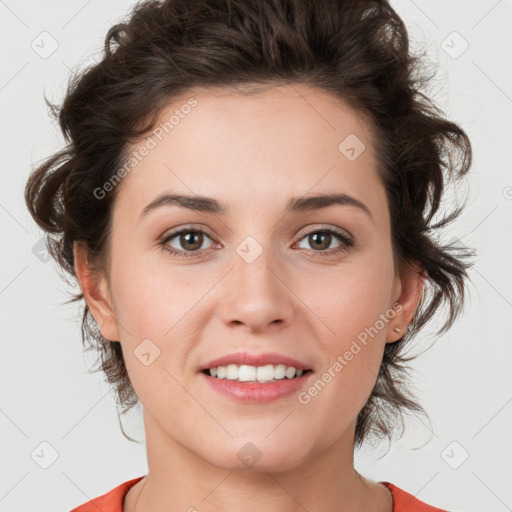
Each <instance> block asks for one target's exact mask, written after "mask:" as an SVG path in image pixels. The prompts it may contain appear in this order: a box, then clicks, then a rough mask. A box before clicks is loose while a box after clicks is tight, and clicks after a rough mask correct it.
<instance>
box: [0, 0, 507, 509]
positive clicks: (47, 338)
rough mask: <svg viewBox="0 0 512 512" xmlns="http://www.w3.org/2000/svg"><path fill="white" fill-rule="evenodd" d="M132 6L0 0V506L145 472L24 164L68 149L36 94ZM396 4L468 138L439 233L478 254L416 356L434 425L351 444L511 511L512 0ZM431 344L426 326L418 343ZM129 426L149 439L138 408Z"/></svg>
mask: <svg viewBox="0 0 512 512" xmlns="http://www.w3.org/2000/svg"><path fill="white" fill-rule="evenodd" d="M131 5H132V2H126V1H125V2H123V1H120V0H108V1H106V0H103V1H101V2H100V1H99V0H89V1H84V0H70V1H67V2H57V1H55V0H54V1H46V2H36V1H34V0H32V1H28V2H16V1H15V0H0V38H1V45H2V46H1V48H2V54H1V57H2V62H1V68H0V112H1V128H0V129H1V132H0V146H1V188H0V226H1V251H0V258H1V261H0V307H1V310H0V311H1V327H0V335H1V341H2V345H1V350H2V357H1V396H0V427H1V452H0V453H1V454H2V459H1V460H2V467H1V474H0V510H1V511H5V512H7V511H9V512H26V511H28V510H38V511H39V512H46V511H48V512H50V511H52V512H55V511H68V510H70V509H71V508H72V507H74V506H77V505H78V504H81V503H83V502H85V501H87V500H88V499H90V498H93V497H96V496H98V495H100V494H103V493H105V492H107V491H109V490H110V489H112V488H113V487H115V486H117V485H119V484H120V483H122V482H124V481H126V480H128V479H131V478H135V477H137V476H142V475H144V474H146V471H147V464H146V457H145V449H144V445H143V443H141V444H135V443H131V442H129V441H127V440H126V439H125V438H124V437H123V436H122V435H121V432H120V428H119V424H118V420H117V415H116V413H115V404H114V401H113V398H112V395H111V394H110V393H109V390H108V388H107V386H106V384H104V383H103V378H102V375H101V374H100V373H96V374H89V373H88V371H87V369H88V365H89V363H90V362H91V358H90V356H89V355H83V352H82V345H81V339H80V329H79V320H80V317H79V310H78V308H77V306H76V305H74V306H65V305H62V304H63V302H64V301H65V300H66V299H67V298H68V293H69V291H70V290H71V288H69V287H67V286H66V285H65V284H64V283H63V282H62V281H61V280H60V278H59V276H58V274H57V272H56V266H55V264H54V263H53V261H49V262H45V261H43V260H44V255H43V256H42V255H41V254H40V253H38V256H37V255H36V254H34V252H33V248H34V246H36V247H37V244H38V242H39V240H40V239H41V235H42V233H41V232H40V231H39V229H38V228H37V227H36V226H35V224H34V222H33V221H32V219H31V217H30V216H29V214H28V212H27V210H26V208H25V204H24V201H23V188H24V185H25V182H26V179H27V177H28V174H29V172H30V170H31V168H32V167H33V166H34V165H35V164H37V163H39V162H40V161H41V160H42V159H43V158H45V157H47V156H48V155H50V154H51V153H52V152H53V151H55V150H57V149H58V148H59V147H60V146H61V144H62V139H61V136H60V134H59V131H58V130H57V127H56V126H55V125H54V124H53V122H52V121H51V120H50V118H49V116H48V113H47V108H46V105H45V103H44V101H43V92H46V93H47V94H48V95H49V97H50V98H51V99H52V100H53V101H59V100H60V99H61V98H62V95H63V92H64V87H65V85H66V82H67V79H68V77H69V73H70V69H74V68H75V67H76V66H83V65H85V64H87V62H89V59H90V57H91V56H94V53H95V52H96V51H98V50H99V49H100V48H101V47H102V45H103V38H104V36H105V33H106V31H107V29H108V28H109V27H110V25H111V24H113V23H114V22H115V21H118V20H119V19H120V18H121V17H122V16H124V14H125V13H126V12H127V11H128V9H129V7H131ZM392 5H393V6H394V7H395V8H396V9H397V10H398V12H399V14H401V15H402V16H403V19H404V21H405V22H406V24H407V26H408V28H409V30H410V36H411V39H412V42H413V45H414V47H417V48H420V47H424V48H426V49H427V50H428V52H429V55H430V57H431V58H432V60H433V61H434V62H438V63H439V69H438V74H437V79H436V81H435V82H434V83H433V89H432V90H431V91H430V94H431V95H432V96H433V97H434V98H435V99H436V101H437V102H438V104H439V106H440V107H441V108H443V109H444V110H445V112H446V113H447V115H448V117H449V118H450V119H452V120H454V121H456V122H458V123H460V124H461V126H462V127H463V128H464V129H465V130H466V131H467V133H468V135H469V136H470V138H471V141H472V143H473V148H474V153H475V159H474V166H473V169H472V173H471V178H470V187H469V190H467V191H465V190H462V191H457V197H458V196H459V192H460V193H461V194H462V193H468V194H469V201H468V207H467V209H466V211H465V213H464V214H463V217H462V218H461V219H460V220H459V221H458V222H457V223H455V224H454V225H453V226H452V227H451V228H450V229H449V230H447V232H446V233H445V234H444V235H443V237H444V240H450V239H452V238H453V237H458V238H459V239H461V240H462V242H463V243H464V244H466V245H468V246H471V247H475V248H476V249H477V251H478V258H477V262H476V265H475V267H474V268H473V269H472V270H471V271H470V276H471V281H472V283H471V284H470V295H469V297H468V303H467V306H466V309H465V314H464V316H463V317H462V318H461V319H459V321H458V322H457V323H456V325H455V326H454V327H453V328H452V330H451V331H450V332H449V334H447V335H445V336H443V337H442V338H440V339H439V340H438V341H437V342H436V343H435V344H434V346H433V347H432V348H431V349H430V350H428V351H426V352H425V353H424V354H423V355H422V356H421V357H420V358H419V359H418V360H417V362H416V363H415V365H414V368H415V372H414V373H413V378H414V389H415V390H416V393H417V396H418V398H419V399H420V400H421V403H422V404H423V405H424V406H425V408H426V409H427V411H428V412H429V414H430V417H431V418H432V425H431V427H432V430H433V431H432V432H431V431H430V426H429V425H423V424H422V423H420V422H418V421H409V422H408V423H407V428H408V431H407V432H408V433H407V434H406V435H405V436H404V437H403V439H402V440H401V441H399V442H397V443H395V444H393V445H392V446H391V448H390V449H389V451H387V444H386V443H382V445H381V446H380V447H379V448H378V449H373V450H372V449H370V448H366V449H364V450H362V451H360V452H359V453H358V454H357V455H356V467H357V469H358V470H359V471H360V472H361V473H363V474H364V475H365V476H368V477H370V478H373V479H375V480H387V481H390V482H392V483H394V484H396V485H398V486H400V487H402V488H404V489H405V490H407V491H408V492H410V493H412V494H414V495H416V496H417V497H418V498H419V499H421V500H423V501H426V502H427V503H431V504H433V505H436V506H439V507H442V508H446V509H448V510H450V511H463V512H477V511H478V512H480V511H482V510H486V511H491V510H492V511H495V512H502V511H503V512H504V511H507V510H512V486H511V485H510V484H511V482H512V465H511V464H510V460H512V439H511V434H510V432H511V428H510V427H511V423H512V372H511V371H510V366H511V362H512V343H511V341H512V340H511V330H512V271H511V266H510V261H511V260H510V254H511V253H512V243H511V236H512V235H511V233H512V171H511V164H512V157H511V152H510V146H511V142H512V140H511V131H512V130H511V124H512V73H511V69H510V55H512V35H511V33H512V26H511V25H512V23H511V22H512V2H511V1H510V0H508V1H507V0H501V1H496V0H485V1H484V0H481V1H478V2H477V1H471V2H469V1H467V0H466V1H463V0H458V1H454V0H450V1H446V0H443V1H440V0H435V1H433V0H429V1H427V0H421V1H420V0H416V1H415V2H413V1H411V0H396V1H393V2H392ZM44 31H46V32H48V33H49V34H50V35H51V38H53V39H54V40H55V41H56V42H57V43H58V48H57V49H56V50H55V51H54V53H52V54H51V55H49V56H47V55H43V56H41V55H40V53H41V52H44V51H49V50H50V49H51V44H52V42H51V39H50V38H49V36H46V35H42V36H41V35H40V34H41V33H42V32H44ZM454 31H455V32H457V33H458V34H459V35H457V34H454V33H453V32H454ZM44 38H46V39H44ZM464 41H467V43H468V44H469V47H468V48H467V50H466V51H464V52H463V53H461V50H462V49H463V48H464V46H463V45H464ZM32 42H34V43H33V45H34V47H36V48H37V47H38V48H39V50H38V51H39V53H37V52H36V51H35V50H34V49H33V48H32V47H31V44H32ZM459 54H460V55H459ZM43 57H46V58H43ZM460 197H463V194H462V195H461V196H460ZM36 252H37V250H36ZM41 258H42V259H41ZM434 326H435V324H433V325H432V327H431V328H430V333H431V334H432V333H433V332H434V330H433V328H434ZM431 341H432V337H431V336H430V335H429V332H425V333H424V335H423V336H422V339H421V340H418V347H420V348H421V347H423V349H424V348H426V347H427V345H428V344H429V343H431ZM124 424H125V427H126V430H127V432H128V433H129V434H130V435H132V436H134V437H136V438H137V439H139V440H143V437H144V433H143V428H142V421H141V420H140V419H137V414H133V415H132V416H131V418H128V419H127V420H125V422H124ZM43 442H46V443H49V444H50V445H51V446H52V447H53V449H54V450H55V451H56V453H57V454H58V457H57V459H56V460H55V461H54V462H53V463H52V464H51V465H50V466H49V467H48V468H47V469H43V468H42V467H41V464H43V465H44V464H45V463H46V464H49V463H50V462H51V453H52V449H51V448H49V447H48V446H47V445H41V443H43ZM452 443H455V444H452ZM386 452H387V453H386ZM466 454H467V456H468V458H467V460H465V461H464V462H462V461H463V459H464V457H465V456H466ZM379 457H381V458H379ZM456 466H458V468H457V469H454V467H456Z"/></svg>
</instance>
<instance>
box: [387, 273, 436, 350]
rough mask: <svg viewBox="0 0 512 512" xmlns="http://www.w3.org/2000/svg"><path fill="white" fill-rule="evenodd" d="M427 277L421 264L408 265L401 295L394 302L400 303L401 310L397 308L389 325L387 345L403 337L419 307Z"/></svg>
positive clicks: (402, 281)
mask: <svg viewBox="0 0 512 512" xmlns="http://www.w3.org/2000/svg"><path fill="white" fill-rule="evenodd" d="M426 277H427V273H426V271H425V269H423V267H422V266H421V265H420V264H419V263H416V264H410V265H408V267H407V270H406V273H405V275H404V276H403V278H402V279H401V281H400V292H399V293H400V295H399V296H398V297H396V298H395V300H394V301H393V302H394V303H399V304H400V308H399V309H398V308H395V310H396V311H397V313H396V315H395V317H394V319H393V321H392V322H390V324H389V328H388V332H387V338H386V342H387V343H393V342H395V341H397V340H399V339H400V338H402V337H403V335H404V333H405V331H406V330H407V327H408V326H409V324H410V323H411V321H412V319H413V317H414V313H415V312H416V309H417V307H418V303H419V301H420V298H421V295H422V290H423V285H424V284H425V279H426Z"/></svg>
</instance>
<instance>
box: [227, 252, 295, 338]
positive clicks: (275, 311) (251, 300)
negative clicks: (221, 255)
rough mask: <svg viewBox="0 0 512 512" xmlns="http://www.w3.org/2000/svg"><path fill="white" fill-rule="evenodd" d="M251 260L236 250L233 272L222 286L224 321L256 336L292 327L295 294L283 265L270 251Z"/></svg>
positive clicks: (232, 261)
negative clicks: (260, 333)
mask: <svg viewBox="0 0 512 512" xmlns="http://www.w3.org/2000/svg"><path fill="white" fill-rule="evenodd" d="M241 254H243V253H241ZM250 261H251V260H250V259H245V256H240V254H239V253H238V252H236V251H233V258H230V268H231V271H230V272H229V274H228V275H227V276H226V278H225V279H224V282H223V283H222V287H221V293H222V297H221V299H220V300H221V306H220V315H221V317H222V320H223V322H224V323H225V324H226V325H230V326H234V325H245V326H246V328H247V329H248V330H249V331H251V332H254V333H256V332H263V331H265V330H268V329H269V328H276V327H278V326H279V327H280V328H283V327H285V326H286V325H290V323H291V322H292V321H293V315H294V314H295V307H294V293H293V290H292V287H290V283H287V281H289V279H287V275H286V272H285V270H284V268H283V265H282V264H280V262H279V261H278V258H277V257H276V256H274V254H273V252H272V251H271V250H263V251H262V252H261V254H260V255H259V256H258V257H257V258H256V259H255V260H254V261H252V262H250Z"/></svg>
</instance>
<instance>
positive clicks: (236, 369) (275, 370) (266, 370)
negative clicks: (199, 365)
mask: <svg viewBox="0 0 512 512" xmlns="http://www.w3.org/2000/svg"><path fill="white" fill-rule="evenodd" d="M312 371H313V370H311V369H302V368H295V367H293V366H286V365H284V364H277V365H272V364H268V365H264V366H251V365H244V364H242V365H237V364H228V365H226V366H216V367H212V368H205V369H203V370H201V372H202V373H204V374H205V375H207V376H208V377H212V378H214V379H217V380H222V379H224V380H226V381H233V382H237V383H250V384H270V383H273V382H280V381H287V380H296V379H299V378H301V377H303V376H305V375H307V374H309V373H311V372H312Z"/></svg>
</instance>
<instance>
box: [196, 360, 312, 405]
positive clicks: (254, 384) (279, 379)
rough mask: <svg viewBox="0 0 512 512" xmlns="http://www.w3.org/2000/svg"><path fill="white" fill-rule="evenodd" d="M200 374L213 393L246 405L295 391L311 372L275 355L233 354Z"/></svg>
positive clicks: (268, 400) (208, 364)
mask: <svg viewBox="0 0 512 512" xmlns="http://www.w3.org/2000/svg"><path fill="white" fill-rule="evenodd" d="M200 372H201V373H202V374H203V375H204V378H205V379H206V381H207V383H208V384H209V385H210V386H211V387H212V388H213V389H215V390H216V391H218V392H220V393H222V394H224V395H226V396H228V397H230V398H234V399H235V400H238V401H241V402H245V403H253V404H256V403H265V402H270V401H273V400H277V399H278V398H281V397H284V396H287V395H290V394H291V393H293V392H294V391H298V390H299V389H300V388H301V387H302V386H304V384H305V382H306V381H307V380H309V377H310V375H311V373H312V370H311V369H310V368H308V367H307V366H306V365H305V364H303V363H301V362H300V361H297V360H296V359H293V358H291V357H287V356H283V355H281V354H276V353H265V354H259V355H252V354H248V353H246V352H244V353H241V352H238V353H233V354H229V355H227V356H224V357H221V358H218V359H215V360H213V361H210V362H209V363H207V364H206V365H204V366H203V367H202V368H201V369H200Z"/></svg>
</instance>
